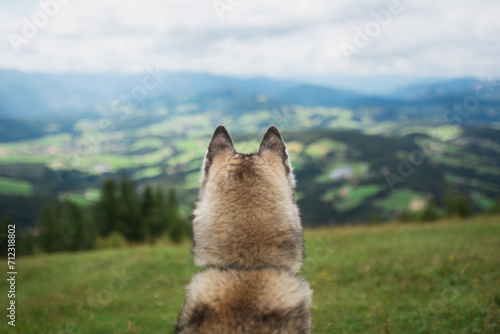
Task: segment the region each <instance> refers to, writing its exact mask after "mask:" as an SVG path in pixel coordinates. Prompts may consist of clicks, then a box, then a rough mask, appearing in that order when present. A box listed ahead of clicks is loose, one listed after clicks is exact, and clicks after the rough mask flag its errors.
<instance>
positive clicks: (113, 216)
mask: <svg viewBox="0 0 500 334" xmlns="http://www.w3.org/2000/svg"><path fill="white" fill-rule="evenodd" d="M93 213H94V214H93V220H94V222H95V224H96V225H97V227H98V231H99V234H100V235H102V236H104V237H106V236H108V235H109V234H110V233H111V232H113V231H116V230H117V228H118V226H117V225H118V196H117V194H116V183H115V181H114V180H113V179H107V180H106V181H104V184H103V186H102V190H101V199H100V200H99V202H98V203H97V204H96V205H94V207H93Z"/></svg>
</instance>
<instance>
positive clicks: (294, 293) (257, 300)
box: [176, 126, 312, 334]
mask: <svg viewBox="0 0 500 334" xmlns="http://www.w3.org/2000/svg"><path fill="white" fill-rule="evenodd" d="M201 183H202V185H201V189H200V196H199V200H198V202H197V204H196V210H195V211H194V216H195V218H194V220H193V237H194V238H193V243H194V244H193V254H194V261H195V264H196V265H197V266H200V267H205V268H206V269H205V271H203V272H201V273H198V274H196V275H195V276H194V277H193V279H192V281H191V283H190V284H189V286H188V288H187V296H186V302H185V305H184V308H183V310H182V311H181V314H180V316H179V321H178V324H177V328H176V331H177V333H262V334H264V333H310V332H311V319H310V307H311V296H312V292H311V290H310V288H309V285H308V284H307V282H306V281H305V280H303V279H302V278H300V277H298V276H296V273H297V271H298V270H299V269H300V267H301V266H302V258H303V237H302V226H301V224H300V217H299V211H298V208H297V205H296V204H295V201H294V187H295V180H294V178H293V174H292V167H291V164H290V160H289V157H288V152H287V150H286V145H285V143H284V142H283V139H282V138H281V135H280V133H279V131H278V129H277V128H276V127H271V128H269V130H268V131H267V132H266V134H265V135H264V138H263V139H262V143H261V145H260V148H259V152H258V153H256V154H239V153H237V152H236V150H235V148H234V145H233V142H232V140H231V137H230V136H229V133H228V132H227V131H226V129H225V128H224V127H222V126H220V127H218V128H217V129H216V131H215V132H214V135H213V137H212V140H211V142H210V144H209V146H208V149H207V154H206V156H205V160H204V163H203V168H202V179H201Z"/></svg>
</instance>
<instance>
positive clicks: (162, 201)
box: [1, 177, 191, 255]
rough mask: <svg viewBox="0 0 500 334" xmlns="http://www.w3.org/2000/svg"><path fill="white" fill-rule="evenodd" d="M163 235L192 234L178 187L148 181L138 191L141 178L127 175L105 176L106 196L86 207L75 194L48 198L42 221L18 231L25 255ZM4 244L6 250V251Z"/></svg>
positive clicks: (178, 237)
mask: <svg viewBox="0 0 500 334" xmlns="http://www.w3.org/2000/svg"><path fill="white" fill-rule="evenodd" d="M9 224H12V221H11V220H10V218H9V217H8V216H7V217H5V218H4V219H3V222H2V224H1V226H2V231H1V232H4V229H5V228H6V227H7V226H8V225H9ZM163 236H168V238H169V239H170V240H171V241H172V242H174V243H180V242H182V240H183V239H184V238H186V237H191V227H190V222H189V219H188V218H186V217H184V216H183V215H182V214H181V210H180V207H179V203H178V199H177V194H176V191H175V189H173V188H171V189H169V190H167V191H165V190H164V189H163V188H161V187H156V188H153V187H152V186H150V185H147V186H146V187H144V188H143V190H142V191H141V192H137V191H136V185H135V182H133V181H131V180H128V179H127V178H126V177H123V178H122V179H121V180H120V182H115V181H114V180H113V179H107V180H105V181H104V183H103V185H102V188H101V192H100V199H99V200H98V201H97V202H95V203H94V204H92V205H91V206H88V207H83V206H80V205H78V204H77V203H75V202H73V201H71V200H64V201H61V202H56V203H45V204H44V205H43V207H42V210H41V213H40V215H39V219H38V221H37V222H36V227H35V228H31V229H27V230H24V231H18V233H17V235H16V239H17V240H16V242H17V245H16V251H17V253H18V254H21V255H28V254H33V253H34V252H35V250H40V251H42V252H47V253H54V252H61V251H73V252H75V251H81V250H91V249H94V248H103V247H113V246H120V245H124V244H137V243H145V242H148V243H154V242H155V241H156V240H158V239H159V238H161V237H163ZM1 240H2V241H3V239H1ZM1 244H2V249H1V251H2V254H6V250H5V251H4V248H5V247H3V246H4V243H3V242H2V243H1Z"/></svg>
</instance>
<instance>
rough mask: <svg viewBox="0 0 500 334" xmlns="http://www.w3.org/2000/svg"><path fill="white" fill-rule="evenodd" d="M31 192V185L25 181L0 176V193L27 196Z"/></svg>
mask: <svg viewBox="0 0 500 334" xmlns="http://www.w3.org/2000/svg"><path fill="white" fill-rule="evenodd" d="M32 193H33V185H32V184H31V183H29V182H27V181H22V180H16V179H11V178H7V177H0V194H1V195H18V196H19V195H20V196H29V195H31V194H32Z"/></svg>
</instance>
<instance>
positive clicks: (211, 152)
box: [203, 125, 236, 178]
mask: <svg viewBox="0 0 500 334" xmlns="http://www.w3.org/2000/svg"><path fill="white" fill-rule="evenodd" d="M228 152H229V153H233V154H234V153H236V149H235V148H234V144H233V140H232V139H231V136H230V135H229V132H227V130H226V128H225V127H224V126H222V125H219V126H218V127H217V129H215V132H214V134H213V136H212V140H210V144H208V148H207V154H206V155H205V160H204V161H203V172H204V174H203V178H204V177H205V175H206V174H207V173H208V170H209V169H210V165H212V161H213V159H214V157H215V156H216V155H218V154H222V153H228Z"/></svg>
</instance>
